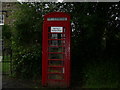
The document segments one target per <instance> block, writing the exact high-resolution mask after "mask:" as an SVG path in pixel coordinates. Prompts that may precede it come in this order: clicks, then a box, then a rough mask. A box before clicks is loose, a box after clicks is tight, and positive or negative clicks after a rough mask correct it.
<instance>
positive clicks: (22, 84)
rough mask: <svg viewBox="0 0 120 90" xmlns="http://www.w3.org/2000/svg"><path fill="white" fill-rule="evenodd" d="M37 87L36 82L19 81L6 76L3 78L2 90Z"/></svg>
mask: <svg viewBox="0 0 120 90" xmlns="http://www.w3.org/2000/svg"><path fill="white" fill-rule="evenodd" d="M35 87H37V85H36V83H35V82H34V81H30V80H20V79H19V80H18V79H14V78H10V77H8V76H6V75H3V76H2V88H35Z"/></svg>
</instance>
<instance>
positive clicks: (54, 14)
mask: <svg viewBox="0 0 120 90" xmlns="http://www.w3.org/2000/svg"><path fill="white" fill-rule="evenodd" d="M60 17H62V18H63V17H66V18H67V21H70V15H69V14H68V13H65V12H51V13H48V14H46V15H45V16H44V20H45V21H46V20H47V18H60Z"/></svg>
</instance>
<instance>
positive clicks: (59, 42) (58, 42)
mask: <svg viewBox="0 0 120 90" xmlns="http://www.w3.org/2000/svg"><path fill="white" fill-rule="evenodd" d="M48 43H49V45H50V46H62V45H64V44H65V41H64V40H49V41H48Z"/></svg>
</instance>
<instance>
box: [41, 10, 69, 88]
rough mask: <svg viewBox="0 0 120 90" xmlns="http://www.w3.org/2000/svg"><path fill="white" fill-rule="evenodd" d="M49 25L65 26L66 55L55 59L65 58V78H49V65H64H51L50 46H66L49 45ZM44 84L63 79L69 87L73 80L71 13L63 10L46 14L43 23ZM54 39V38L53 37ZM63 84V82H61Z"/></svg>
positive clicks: (64, 83)
mask: <svg viewBox="0 0 120 90" xmlns="http://www.w3.org/2000/svg"><path fill="white" fill-rule="evenodd" d="M57 17H58V18H60V17H61V18H63V17H65V18H67V20H66V21H47V18H57ZM48 27H65V28H66V31H65V32H63V33H65V35H66V37H65V39H63V40H65V52H62V53H63V54H64V55H65V57H64V59H53V60H61V61H62V60H63V61H64V67H65V73H64V80H51V79H48V78H47V77H48V73H49V72H48V68H49V67H63V66H49V65H48V61H49V60H52V59H48V47H64V46H49V45H48V40H50V39H48V34H49V33H50V32H48ZM42 35H43V36H42V37H43V39H42V85H43V86H47V85H48V83H49V81H50V82H53V81H55V82H56V83H57V82H59V81H62V83H63V84H62V85H65V86H64V87H69V86H70V82H71V80H70V79H71V68H70V67H71V61H70V59H71V55H70V53H71V52H70V51H71V50H70V46H71V27H70V15H69V14H67V13H63V12H52V13H49V14H46V15H45V16H44V23H43V33H42ZM51 40H52V39H51ZM60 85H61V84H60Z"/></svg>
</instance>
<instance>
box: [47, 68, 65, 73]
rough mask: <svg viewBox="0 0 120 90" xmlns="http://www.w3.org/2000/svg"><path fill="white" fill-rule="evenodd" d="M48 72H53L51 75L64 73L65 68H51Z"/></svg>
mask: <svg viewBox="0 0 120 90" xmlns="http://www.w3.org/2000/svg"><path fill="white" fill-rule="evenodd" d="M48 72H51V73H64V68H53V67H50V68H48Z"/></svg>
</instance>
